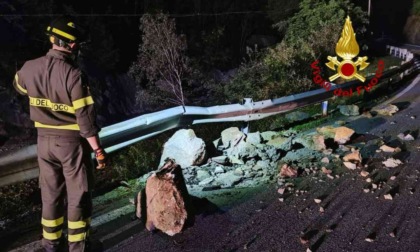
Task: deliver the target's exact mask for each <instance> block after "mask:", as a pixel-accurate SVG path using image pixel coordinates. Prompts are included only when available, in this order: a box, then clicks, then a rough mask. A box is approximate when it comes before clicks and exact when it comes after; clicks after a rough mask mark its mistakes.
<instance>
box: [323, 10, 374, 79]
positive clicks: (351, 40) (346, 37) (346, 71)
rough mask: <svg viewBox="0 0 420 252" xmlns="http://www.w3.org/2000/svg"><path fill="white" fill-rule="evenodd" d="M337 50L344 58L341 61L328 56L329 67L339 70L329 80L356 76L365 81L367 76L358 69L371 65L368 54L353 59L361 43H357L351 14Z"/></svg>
mask: <svg viewBox="0 0 420 252" xmlns="http://www.w3.org/2000/svg"><path fill="white" fill-rule="evenodd" d="M335 52H336V54H337V55H338V56H340V57H341V58H342V59H343V60H342V61H339V60H338V59H337V57H331V56H328V60H329V62H328V63H326V65H327V67H329V68H330V69H332V70H334V71H337V73H336V74H334V75H332V76H330V77H329V80H330V81H334V80H335V79H337V78H339V77H341V78H343V79H346V80H348V79H351V78H353V77H355V78H357V79H359V80H360V81H361V82H365V80H366V79H365V77H364V76H362V75H361V74H359V73H358V72H357V71H358V70H359V71H360V70H363V69H365V68H366V67H367V66H368V65H369V63H368V62H366V61H367V59H368V58H367V56H364V57H358V58H357V61H356V62H354V61H353V58H355V57H356V56H357V55H358V54H359V44H357V41H356V34H355V33H354V31H353V26H352V24H351V21H350V17H349V16H347V19H346V22H345V24H344V28H343V31H342V33H341V37H340V39H339V40H338V42H337V46H336V47H335ZM336 67H337V69H336Z"/></svg>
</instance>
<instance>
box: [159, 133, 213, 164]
mask: <svg viewBox="0 0 420 252" xmlns="http://www.w3.org/2000/svg"><path fill="white" fill-rule="evenodd" d="M205 157H206V145H205V143H204V141H203V140H202V139H201V138H197V137H196V135H195V133H194V131H193V130H192V129H188V130H187V129H181V130H178V131H177V132H175V134H174V135H173V136H172V137H171V138H170V139H169V140H168V141H167V142H166V143H165V144H164V148H163V153H162V156H161V159H160V165H159V166H162V165H163V164H164V163H165V160H166V158H171V159H174V160H175V162H176V163H177V164H179V165H180V166H181V167H188V166H193V165H200V164H202V163H203V162H204V161H205Z"/></svg>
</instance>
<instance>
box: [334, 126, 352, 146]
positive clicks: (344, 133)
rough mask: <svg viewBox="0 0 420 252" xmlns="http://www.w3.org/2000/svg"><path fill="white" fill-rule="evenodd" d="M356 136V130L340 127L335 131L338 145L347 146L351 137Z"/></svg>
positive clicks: (335, 139)
mask: <svg viewBox="0 0 420 252" xmlns="http://www.w3.org/2000/svg"><path fill="white" fill-rule="evenodd" d="M353 134H354V130H352V129H349V128H347V127H338V128H336V131H335V136H334V141H335V142H337V143H338V144H345V143H346V142H347V141H349V140H350V137H351V136H352V135H353Z"/></svg>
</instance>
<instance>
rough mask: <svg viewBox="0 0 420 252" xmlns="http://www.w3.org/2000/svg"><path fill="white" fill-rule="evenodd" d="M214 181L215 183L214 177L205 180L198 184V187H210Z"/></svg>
mask: <svg viewBox="0 0 420 252" xmlns="http://www.w3.org/2000/svg"><path fill="white" fill-rule="evenodd" d="M213 181H214V178H213V177H210V178H206V179H205V180H203V181H201V182H200V183H198V185H200V186H204V185H209V184H210V183H211V182H213Z"/></svg>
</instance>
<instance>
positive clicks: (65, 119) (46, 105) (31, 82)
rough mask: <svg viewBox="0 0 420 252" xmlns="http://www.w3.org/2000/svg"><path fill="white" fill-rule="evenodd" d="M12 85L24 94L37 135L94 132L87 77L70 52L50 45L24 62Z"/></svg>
mask: <svg viewBox="0 0 420 252" xmlns="http://www.w3.org/2000/svg"><path fill="white" fill-rule="evenodd" d="M13 85H14V87H15V89H16V90H17V91H18V92H19V93H21V94H26V95H28V97H29V105H30V116H31V120H32V121H34V122H35V127H36V128H37V129H38V134H39V135H50V134H52V135H79V134H80V135H81V136H82V137H85V138H86V137H91V136H94V135H96V134H97V133H98V131H99V128H98V126H97V125H96V115H95V110H94V107H93V99H92V96H91V95H90V92H89V88H88V86H87V80H86V78H85V77H84V75H83V74H82V72H81V71H80V69H79V68H78V67H77V66H76V65H75V63H74V60H73V59H72V57H71V55H70V54H68V53H66V52H62V51H58V50H54V49H50V50H49V51H48V53H47V54H46V55H45V56H43V57H40V58H37V59H34V60H30V61H27V62H25V64H24V65H23V67H22V68H21V69H20V70H19V71H18V72H17V73H16V75H15V79H14V82H13Z"/></svg>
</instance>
